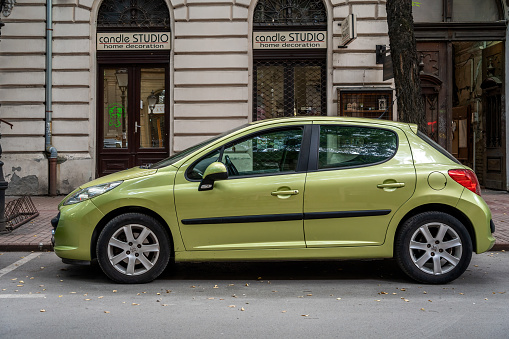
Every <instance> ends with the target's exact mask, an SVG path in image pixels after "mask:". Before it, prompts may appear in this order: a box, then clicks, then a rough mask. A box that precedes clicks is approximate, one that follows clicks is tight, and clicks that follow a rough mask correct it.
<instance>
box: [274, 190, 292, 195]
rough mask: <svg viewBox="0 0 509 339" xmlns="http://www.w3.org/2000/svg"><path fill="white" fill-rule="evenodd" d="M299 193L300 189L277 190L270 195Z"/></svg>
mask: <svg viewBox="0 0 509 339" xmlns="http://www.w3.org/2000/svg"><path fill="white" fill-rule="evenodd" d="M297 194H299V190H288V191H275V192H271V193H270V195H297Z"/></svg>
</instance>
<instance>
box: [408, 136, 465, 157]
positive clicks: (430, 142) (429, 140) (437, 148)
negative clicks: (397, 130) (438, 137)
mask: <svg viewBox="0 0 509 339" xmlns="http://www.w3.org/2000/svg"><path fill="white" fill-rule="evenodd" d="M417 136H418V137H419V138H421V139H422V140H424V141H426V143H427V144H429V145H430V146H431V147H433V148H434V149H436V150H437V151H439V152H440V153H442V155H445V156H446V157H447V158H448V159H449V160H451V161H454V162H455V163H457V164H459V165H461V162H459V161H458V159H456V158H455V157H454V156H453V155H452V154H451V153H449V152H447V150H445V149H444V148H443V147H442V146H440V145H439V144H437V143H436V142H435V141H434V140H433V139H431V138H430V137H428V136H427V135H426V134H424V133H422V132H421V131H417Z"/></svg>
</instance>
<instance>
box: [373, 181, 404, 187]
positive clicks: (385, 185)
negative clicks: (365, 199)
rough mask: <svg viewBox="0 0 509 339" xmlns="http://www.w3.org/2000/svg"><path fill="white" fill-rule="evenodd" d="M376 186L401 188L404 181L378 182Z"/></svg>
mask: <svg viewBox="0 0 509 339" xmlns="http://www.w3.org/2000/svg"><path fill="white" fill-rule="evenodd" d="M376 187H378V188H401V187H405V183H404V182H392V183H388V184H378V185H376Z"/></svg>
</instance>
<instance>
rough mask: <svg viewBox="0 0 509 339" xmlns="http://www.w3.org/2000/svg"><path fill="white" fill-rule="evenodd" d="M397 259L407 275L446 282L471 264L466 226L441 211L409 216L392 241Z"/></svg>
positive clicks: (430, 282)
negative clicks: (393, 241) (394, 240)
mask: <svg viewBox="0 0 509 339" xmlns="http://www.w3.org/2000/svg"><path fill="white" fill-rule="evenodd" d="M395 255H396V260H397V262H398V264H399V266H400V267H401V269H402V270H403V271H404V272H405V273H406V274H407V275H408V276H410V278H412V279H414V280H416V281H419V282H422V283H428V284H445V283H448V282H450V281H453V280H454V279H456V278H458V277H459V276H460V275H461V274H463V272H465V270H466V269H467V267H468V265H469V264H470V260H471V258H472V241H471V239H470V235H469V233H468V231H467V229H466V228H465V226H464V225H463V224H462V223H461V222H460V221H459V220H458V219H456V218H454V217H453V216H451V215H449V214H446V213H443V212H425V213H421V214H417V215H415V216H413V217H411V218H410V219H408V220H407V221H406V222H405V223H404V224H403V225H402V226H401V229H400V230H399V232H398V234H397V236H396V242H395Z"/></svg>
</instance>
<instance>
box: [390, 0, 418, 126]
mask: <svg viewBox="0 0 509 339" xmlns="http://www.w3.org/2000/svg"><path fill="white" fill-rule="evenodd" d="M412 5H420V3H417V2H413V1H411V0H387V3H386V9H387V23H388V25H389V41H390V53H391V59H392V65H393V73H394V82H395V84H396V97H397V103H398V120H399V121H403V122H410V123H416V124H417V125H418V126H419V130H421V131H423V132H425V131H426V128H427V126H426V113H425V108H424V99H423V97H422V91H421V86H420V78H419V58H418V57H417V46H416V43H415V35H414V21H413V16H412Z"/></svg>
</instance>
